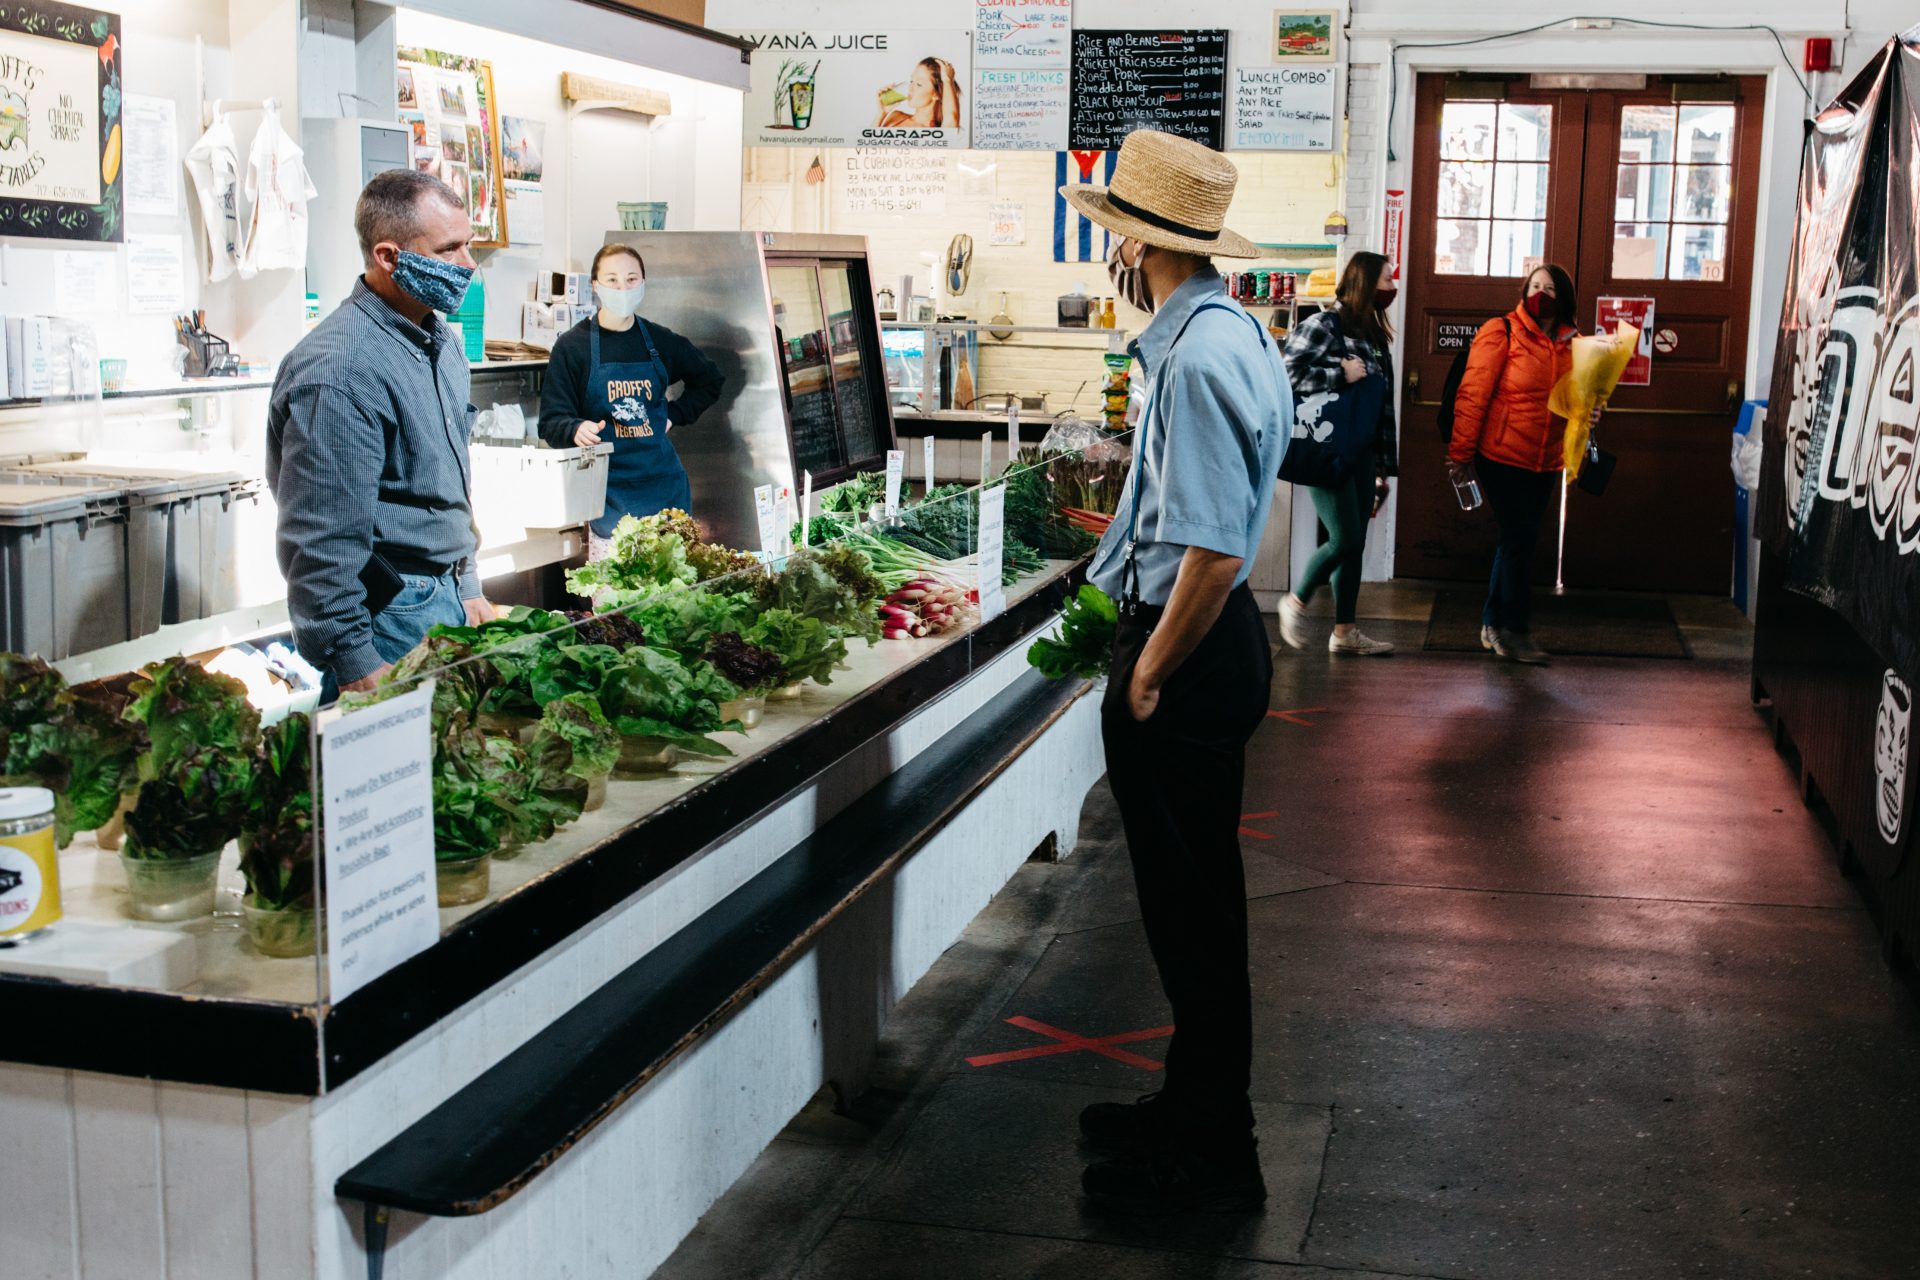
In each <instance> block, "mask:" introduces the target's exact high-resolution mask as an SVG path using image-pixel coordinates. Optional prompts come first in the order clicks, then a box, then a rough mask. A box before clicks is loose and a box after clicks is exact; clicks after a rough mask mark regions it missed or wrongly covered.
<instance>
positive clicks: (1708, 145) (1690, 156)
mask: <svg viewBox="0 0 1920 1280" xmlns="http://www.w3.org/2000/svg"><path fill="white" fill-rule="evenodd" d="M1734 119H1735V116H1734V105H1733V104H1732V103H1731V102H1715V103H1706V104H1696V105H1694V106H1690V107H1689V106H1682V107H1681V108H1680V150H1679V152H1678V153H1677V155H1676V157H1675V158H1676V159H1678V160H1679V161H1680V163H1682V164H1732V163H1733V124H1734Z"/></svg>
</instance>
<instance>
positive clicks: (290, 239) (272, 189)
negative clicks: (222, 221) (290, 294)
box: [240, 98, 318, 277]
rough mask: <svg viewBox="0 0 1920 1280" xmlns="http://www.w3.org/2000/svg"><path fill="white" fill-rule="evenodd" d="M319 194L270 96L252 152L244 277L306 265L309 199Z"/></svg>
mask: <svg viewBox="0 0 1920 1280" xmlns="http://www.w3.org/2000/svg"><path fill="white" fill-rule="evenodd" d="M316 194H318V192H317V190H316V188H315V187H314V185H313V179H312V178H310V177H308V176H307V164H306V161H305V160H304V159H302V158H301V151H300V144H299V143H297V142H295V141H294V140H293V139H292V138H290V137H288V136H287V131H286V130H285V129H283V128H281V127H280V108H279V106H278V104H276V103H275V102H274V101H273V100H272V99H271V98H269V99H268V100H267V102H266V105H265V107H264V109H263V111H262V114H261V117H260V129H259V132H257V133H255V134H254V135H253V146H252V147H251V148H249V149H248V152H247V200H248V202H249V203H250V204H251V205H252V206H253V216H252V218H251V219H250V221H249V226H248V228H247V248H246V252H245V253H244V254H243V255H242V256H241V259H240V274H241V275H242V276H247V277H251V276H255V275H258V274H259V273H260V272H262V271H280V270H294V271H298V270H301V269H303V268H305V266H306V265H307V201H309V200H311V199H313V197H314V196H315V195H316Z"/></svg>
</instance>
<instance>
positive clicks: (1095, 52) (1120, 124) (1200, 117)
mask: <svg viewBox="0 0 1920 1280" xmlns="http://www.w3.org/2000/svg"><path fill="white" fill-rule="evenodd" d="M1226 120H1227V33H1226V32H1224V31H1087V30H1083V29H1080V28H1075V30H1074V33H1073V115H1072V118H1071V121H1070V123H1069V126H1068V129H1067V136H1068V141H1067V145H1068V146H1069V147H1070V148H1071V149H1073V150H1075V151H1105V150H1108V149H1110V148H1112V147H1117V146H1119V145H1120V143H1121V140H1122V139H1124V138H1125V137H1126V136H1127V135H1128V134H1129V133H1132V132H1133V131H1134V130H1135V129H1160V130H1163V131H1164V132H1167V133H1173V134H1178V135H1179V136H1181V137H1183V138H1192V139H1193V140H1194V141H1195V142H1203V143H1205V144H1206V145H1207V146H1209V147H1212V148H1214V149H1215V150H1216V151H1217V150H1220V149H1222V148H1223V147H1224V145H1225V142H1226Z"/></svg>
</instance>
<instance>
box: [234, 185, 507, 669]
mask: <svg viewBox="0 0 1920 1280" xmlns="http://www.w3.org/2000/svg"><path fill="white" fill-rule="evenodd" d="M354 227H355V230H356V231H357V232H358V233H359V237H360V249H361V253H362V254H363V256H364V258H365V260H366V273H365V274H364V275H362V276H361V277H360V278H359V279H358V280H357V281H355V282H354V286H353V293H352V295H351V296H350V297H349V298H348V299H347V301H346V302H345V303H343V304H342V305H341V306H340V307H339V308H337V309H336V310H335V311H334V312H333V313H332V314H331V315H329V316H328V317H327V318H326V319H325V320H323V321H321V322H320V324H319V326H318V327H317V328H315V329H314V331H313V332H312V333H310V334H308V335H307V336H306V337H305V338H304V339H302V341H301V342H300V345H299V346H297V347H295V348H294V349H293V351H292V353H291V354H289V355H288V356H287V359H286V361H285V362H284V363H283V364H282V365H281V367H280V374H279V377H278V378H277V379H276V380H275V382H274V387H273V403H272V408H271V410H270V411H269V413H268V417H267V482H268V484H270V485H271V486H272V487H273V495H274V499H275V500H276V502H277V503H278V504H279V508H280V526H279V546H278V550H279V558H280V569H281V572H282V573H283V574H285V576H286V579H287V604H288V610H289V613H290V614H291V616H292V619H293V633H294V640H295V642H296V643H297V644H298V646H299V649H300V652H301V654H302V655H303V656H304V657H305V658H306V659H307V660H308V661H309V662H312V663H313V664H314V665H315V666H317V667H319V668H320V669H321V670H323V671H325V672H326V673H328V675H330V676H331V677H332V680H333V683H335V684H337V685H338V687H339V688H342V689H365V688H371V687H372V686H373V684H374V683H375V682H376V681H377V680H378V679H379V677H380V676H381V674H382V673H384V672H385V671H386V669H387V668H388V667H389V666H390V665H392V663H393V662H394V661H396V660H397V659H398V658H400V657H401V656H403V655H404V654H405V653H406V652H407V651H408V650H409V649H411V648H413V647H414V646H415V645H416V644H418V643H419V642H420V640H421V639H422V638H423V637H424V636H425V635H426V633H427V630H428V629H429V628H430V627H432V626H433V625H434V624H435V623H440V622H447V623H456V624H457V623H461V622H475V623H477V622H481V621H485V620H486V619H488V618H490V617H492V616H493V613H492V609H491V608H490V606H488V604H487V602H486V600H485V599H484V598H483V597H482V595H481V592H480V578H479V573H478V572H477V568H476V564H475V555H476V552H477V551H478V549H479V540H478V536H477V534H476V532H475V526H474V519H473V509H472V503H471V498H470V492H471V483H470V478H469V476H468V467H469V463H468V458H467V442H468V438H469V428H470V425H471V419H472V415H473V406H472V405H471V404H469V403H468V400H467V395H468V388H469V378H468V368H467V358H466V353H465V352H464V350H463V349H462V346H461V344H460V342H459V340H458V337H457V335H456V334H455V333H454V332H453V330H452V329H451V328H450V327H448V325H447V323H446V322H445V321H444V320H442V319H441V318H440V316H439V315H437V314H435V309H434V308H435V306H440V307H442V308H446V309H451V308H452V307H457V306H458V302H459V290H461V289H463V288H464V287H465V281H466V278H467V277H468V276H470V275H471V273H472V271H473V266H474V262H473V257H472V255H471V254H470V253H469V252H468V250H467V245H468V241H469V240H470V239H472V231H471V228H470V226H469V224H468V221H467V215H466V212H465V210H464V209H463V208H462V207H461V205H460V202H459V198H458V197H457V196H456V195H455V194H454V192H453V191H452V189H451V188H449V187H447V186H446V185H444V184H443V183H441V182H440V181H438V180H437V179H435V178H432V177H429V176H428V175H426V174H422V173H415V172H412V171H410V170H401V169H396V170H392V171H390V172H387V173H383V174H380V175H378V176H377V177H375V178H374V179H373V180H372V181H371V182H369V183H368V184H367V188H366V190H365V191H363V192H361V195H360V201H359V205H358V207H357V208H356V209H355V212H354ZM396 276H397V277H398V278H397V279H396ZM409 286H411V288H412V289H413V290H414V291H415V292H410V291H409ZM416 292H417V293H419V294H425V295H426V296H425V297H421V296H416ZM430 304H432V305H430Z"/></svg>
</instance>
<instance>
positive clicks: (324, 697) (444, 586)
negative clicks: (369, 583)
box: [320, 570, 467, 703]
mask: <svg viewBox="0 0 1920 1280" xmlns="http://www.w3.org/2000/svg"><path fill="white" fill-rule="evenodd" d="M400 584H401V585H400V594H399V595H396V596H395V597H394V598H393V601H392V603H390V604H389V605H387V607H386V608H384V609H382V610H381V611H380V612H378V613H376V614H374V615H373V650H374V652H375V653H377V654H379V655H380V660H381V661H382V662H398V661H400V659H402V658H404V657H406V656H407V655H408V654H409V653H411V652H413V649H414V646H416V645H418V644H419V643H420V642H421V641H422V640H424V639H426V638H427V632H428V631H430V630H432V629H433V628H434V627H435V626H436V625H438V624H440V623H443V622H444V623H446V624H447V625H448V626H453V627H461V626H465V625H466V622H467V609H466V606H465V605H463V604H461V603H460V587H459V584H458V583H457V582H455V581H454V577H453V572H452V571H451V570H449V571H448V572H446V573H443V574H441V575H440V576H439V577H437V578H429V577H426V576H425V575H423V574H417V573H403V574H401V575H400ZM339 696H340V683H339V681H337V680H336V679H334V675H333V672H331V671H329V672H327V673H326V680H325V682H324V683H323V684H322V685H321V688H320V701H321V702H323V703H327V702H332V701H333V700H334V699H335V698H337V697H339Z"/></svg>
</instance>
